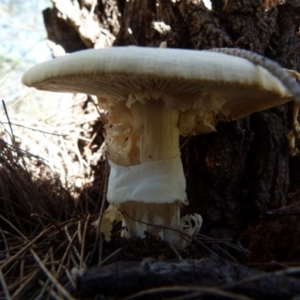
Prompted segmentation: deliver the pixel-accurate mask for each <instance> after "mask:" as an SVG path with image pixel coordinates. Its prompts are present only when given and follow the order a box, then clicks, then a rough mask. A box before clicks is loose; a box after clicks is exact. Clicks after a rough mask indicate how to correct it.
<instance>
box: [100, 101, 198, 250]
mask: <svg viewBox="0 0 300 300" xmlns="http://www.w3.org/2000/svg"><path fill="white" fill-rule="evenodd" d="M130 108H131V112H132V123H133V124H132V136H136V137H138V138H136V142H135V144H131V146H132V147H137V148H138V151H137V152H136V153H139V159H138V160H139V162H140V163H139V164H136V160H133V163H132V165H129V166H128V165H127V166H121V165H118V164H117V163H115V162H113V161H110V165H111V173H110V178H109V185H108V193H107V200H108V202H110V203H111V205H110V207H109V209H108V210H107V213H106V215H104V218H103V220H104V222H103V223H102V226H101V231H102V232H104V234H105V236H106V237H108V231H110V230H111V225H109V224H110V222H111V221H112V220H121V221H122V225H123V227H124V230H123V232H122V236H124V237H127V238H129V237H133V236H138V237H144V236H145V232H149V233H151V234H153V235H156V236H159V237H161V238H162V239H164V240H167V241H169V242H170V243H172V244H174V245H176V246H177V247H178V248H183V247H184V246H185V245H186V242H185V240H184V239H182V238H181V237H180V235H179V234H178V231H185V232H186V233H188V234H190V235H193V234H195V233H197V232H198V231H199V229H200V226H201V223H202V218H201V216H200V215H196V216H195V217H183V218H180V208H181V207H182V206H183V205H187V204H188V201H187V198H186V193H185V187H186V182H185V177H184V174H183V168H182V162H181V159H180V149H179V128H178V123H179V115H180V112H179V110H177V109H173V108H167V107H166V105H165V103H164V102H163V101H161V100H153V101H135V102H134V103H131V105H130ZM112 117H113V115H112ZM112 128H114V126H112ZM108 220H109V222H108ZM167 228H172V229H175V231H174V230H170V229H167Z"/></svg>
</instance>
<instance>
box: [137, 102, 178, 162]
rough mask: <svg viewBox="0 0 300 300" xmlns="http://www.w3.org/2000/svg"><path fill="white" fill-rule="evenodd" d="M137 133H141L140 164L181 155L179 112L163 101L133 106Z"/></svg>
mask: <svg viewBox="0 0 300 300" xmlns="http://www.w3.org/2000/svg"><path fill="white" fill-rule="evenodd" d="M131 109H132V113H133V120H134V123H135V126H134V127H135V131H136V132H139V133H140V140H139V149H140V162H141V163H146V162H149V161H158V160H165V159H170V158H174V157H176V156H178V155H179V154H180V150H179V128H178V123H179V110H176V109H171V108H168V109H167V108H165V104H164V102H163V101H148V102H147V103H145V104H142V103H140V102H137V103H135V104H133V105H132V106H131Z"/></svg>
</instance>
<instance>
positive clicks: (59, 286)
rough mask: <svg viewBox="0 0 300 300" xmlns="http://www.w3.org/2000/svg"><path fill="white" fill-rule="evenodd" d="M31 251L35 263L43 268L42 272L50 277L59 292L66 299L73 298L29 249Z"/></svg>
mask: <svg viewBox="0 0 300 300" xmlns="http://www.w3.org/2000/svg"><path fill="white" fill-rule="evenodd" d="M31 253H32V255H33V257H34V258H35V260H36V261H37V263H38V264H39V266H40V268H41V269H42V270H43V272H44V273H45V274H46V275H47V277H48V278H49V279H50V281H51V282H52V283H53V284H55V287H56V288H57V289H58V290H59V292H60V293H61V294H62V295H63V296H64V297H66V298H67V299H70V300H72V299H75V298H73V297H72V296H71V294H70V293H69V292H68V291H67V290H66V289H65V288H64V287H63V286H62V285H61V284H60V282H59V281H57V279H56V278H55V277H54V276H53V275H52V274H51V272H49V270H48V269H47V268H46V266H45V265H44V264H43V262H42V261H41V260H40V258H39V257H38V255H37V254H36V253H35V252H34V251H33V250H31Z"/></svg>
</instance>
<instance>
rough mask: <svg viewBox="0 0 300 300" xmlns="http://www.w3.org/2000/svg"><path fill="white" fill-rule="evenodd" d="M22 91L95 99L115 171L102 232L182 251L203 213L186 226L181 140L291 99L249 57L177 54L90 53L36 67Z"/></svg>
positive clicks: (152, 51) (171, 51) (160, 51)
mask: <svg viewBox="0 0 300 300" xmlns="http://www.w3.org/2000/svg"><path fill="white" fill-rule="evenodd" d="M23 83H24V84H25V85H28V86H33V87H35V88H37V89H41V90H48V91H55V92H73V93H74V92H79V93H86V94H93V95H96V96H98V99H99V105H100V106H102V107H105V108H106V109H107V111H108V113H109V123H108V124H107V125H106V142H107V152H108V154H109V163H110V166H111V173H110V177H109V185H108V193H107V200H108V202H109V203H110V206H109V208H108V210H107V211H106V213H105V215H104V219H103V223H102V228H101V230H102V231H103V232H104V233H105V235H106V237H107V238H109V234H108V231H110V229H111V223H113V222H114V221H115V220H122V222H123V225H124V227H125V230H124V231H123V235H124V236H126V237H131V236H140V237H142V236H144V232H145V231H148V232H150V233H152V234H155V235H157V236H160V237H161V238H163V239H166V240H168V241H169V242H171V243H173V244H174V245H176V246H177V247H179V248H182V247H184V246H185V245H186V242H185V240H184V239H182V237H181V235H180V234H178V230H179V231H182V230H183V229H185V230H186V232H188V233H189V234H193V235H194V234H196V233H197V232H198V230H199V228H200V226H201V223H202V219H201V216H200V215H194V216H185V217H183V218H180V208H181V207H182V206H183V205H187V204H188V201H187V197H186V192H185V188H186V184H185V177H184V173H183V168H182V163H181V159H180V149H179V134H182V135H184V136H188V135H195V134H200V133H208V132H211V131H215V127H216V124H217V123H218V121H230V120H236V119H239V118H242V117H244V116H246V115H249V114H251V113H253V112H256V111H260V110H264V109H267V108H269V107H271V106H274V105H278V104H282V103H285V102H287V101H289V100H291V94H290V93H289V91H288V90H287V89H286V88H285V86H284V85H283V84H282V83H281V82H280V81H279V80H278V79H277V78H276V77H274V76H273V75H272V74H271V73H269V72H268V71H267V70H266V69H264V68H262V67H260V66H258V65H254V64H253V63H251V62H249V61H248V60H246V59H243V58H238V57H233V56H230V55H226V54H221V53H214V52H208V51H193V50H179V49H154V48H142V47H115V48H107V49H102V50H85V51H81V52H77V53H74V54H71V55H68V56H65V57H62V58H57V59H55V60H52V61H49V62H45V63H43V64H40V65H38V66H36V67H34V68H32V69H30V70H29V71H27V72H26V74H25V75H24V76H23ZM135 220H138V221H142V222H136V221H135ZM149 224H150V225H149ZM151 224H154V225H161V226H162V227H157V226H152V225H151ZM166 227H171V228H174V229H176V230H177V232H176V231H172V230H169V229H166Z"/></svg>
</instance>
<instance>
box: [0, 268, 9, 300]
mask: <svg viewBox="0 0 300 300" xmlns="http://www.w3.org/2000/svg"><path fill="white" fill-rule="evenodd" d="M0 282H1V286H2V289H3V291H4V294H5V299H7V300H11V299H12V297H11V295H10V293H9V291H8V287H7V284H6V281H5V279H4V276H3V273H2V270H1V269H0Z"/></svg>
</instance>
